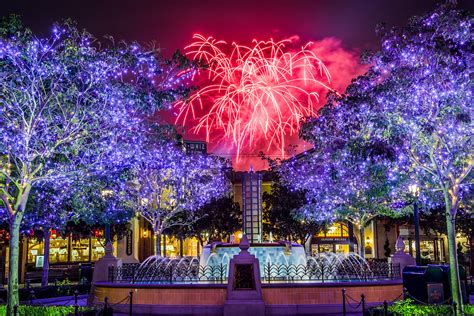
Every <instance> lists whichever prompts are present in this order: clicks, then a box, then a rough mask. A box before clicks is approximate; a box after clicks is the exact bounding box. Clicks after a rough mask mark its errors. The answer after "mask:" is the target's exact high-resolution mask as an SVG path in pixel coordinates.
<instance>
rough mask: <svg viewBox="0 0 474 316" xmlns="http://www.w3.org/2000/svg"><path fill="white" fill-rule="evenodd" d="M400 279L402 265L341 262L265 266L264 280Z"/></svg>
mask: <svg viewBox="0 0 474 316" xmlns="http://www.w3.org/2000/svg"><path fill="white" fill-rule="evenodd" d="M399 278H400V265H398V264H397V265H394V264H390V263H387V262H372V263H370V264H369V263H367V264H365V265H349V264H341V263H340V262H333V263H328V262H311V263H308V264H306V265H304V264H300V265H291V264H270V263H267V264H265V265H264V268H263V274H262V279H263V281H264V282H268V283H280V282H289V283H291V282H305V281H316V282H332V281H370V280H374V281H375V280H393V279H399Z"/></svg>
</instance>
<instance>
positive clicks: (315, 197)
mask: <svg viewBox="0 0 474 316" xmlns="http://www.w3.org/2000/svg"><path fill="white" fill-rule="evenodd" d="M472 20H473V17H472V15H470V14H468V13H463V12H460V11H458V10H456V9H455V8H453V7H452V5H451V4H447V5H442V6H440V7H438V8H437V9H436V10H434V11H433V12H430V13H429V14H427V15H424V16H422V17H414V18H412V19H411V20H410V22H409V24H408V26H406V27H405V28H403V29H388V30H386V29H383V28H380V30H379V32H380V33H381V37H382V38H381V41H382V49H381V50H380V51H379V52H377V53H376V54H374V55H372V56H370V57H369V59H368V61H369V62H370V63H371V65H372V66H371V68H370V69H369V71H368V72H367V74H365V75H364V76H361V77H359V78H357V79H355V80H354V81H353V83H352V84H351V85H350V86H349V87H348V89H347V91H346V94H345V95H344V96H343V97H342V98H341V99H338V100H336V102H335V103H336V106H335V107H328V106H326V107H325V108H324V109H323V111H322V113H321V116H320V117H319V118H317V119H313V120H310V121H309V123H308V124H306V126H305V127H304V128H303V131H302V135H303V137H304V138H306V139H308V140H309V141H310V142H312V143H313V144H314V147H315V148H314V150H313V151H312V152H309V153H307V154H306V155H304V156H303V157H302V158H300V159H293V160H291V161H290V162H288V163H287V164H284V165H283V167H282V173H283V175H284V176H286V179H287V181H288V183H290V184H291V185H292V186H294V187H296V188H302V189H307V190H308V192H309V194H308V196H309V199H310V201H314V202H315V203H316V208H315V209H314V211H313V212H314V213H316V214H318V216H319V215H320V213H322V214H323V215H325V216H326V215H330V214H331V213H332V212H333V211H335V210H337V207H334V206H338V205H339V206H341V205H344V204H345V203H347V201H354V202H355V204H354V203H353V202H351V203H349V205H351V206H352V205H358V204H360V203H367V202H371V203H375V204H372V205H373V206H377V203H380V205H382V206H384V205H387V206H389V205H390V206H395V205H399V206H406V205H407V204H408V203H410V202H411V201H408V200H407V201H405V203H403V201H401V200H403V199H406V198H407V197H408V195H407V194H406V192H407V191H408V184H410V183H411V184H412V183H414V182H416V183H417V184H418V186H419V187H420V197H419V198H420V199H421V201H422V202H423V203H424V204H425V206H426V207H425V208H424V209H431V208H435V207H437V206H440V205H442V206H444V207H445V214H446V223H447V235H448V245H449V259H450V264H451V270H450V271H451V272H450V273H451V287H452V293H453V301H454V302H456V303H457V306H458V308H459V312H461V309H462V304H461V301H460V297H461V296H460V286H459V272H458V268H457V267H458V264H457V256H456V243H455V219H456V214H457V211H458V209H459V206H460V205H462V204H470V203H472V199H469V198H468V196H469V195H470V194H469V193H470V192H472V180H473V176H472V172H471V171H472V167H473V163H474V162H473V144H472V140H473V131H474V129H473V125H472V122H473V121H472V114H473V107H472V104H473V102H472V101H473V100H472V91H471V90H472V79H471V78H472V73H473V69H472V64H473V63H472V34H473V30H472ZM361 158H362V159H361ZM374 168H375V169H374ZM373 170H378V171H377V173H375V174H374V173H372V171H373ZM374 175H376V178H375V179H374V178H373V176H374ZM374 180H376V181H374ZM402 184H403V185H402ZM373 190H375V191H373ZM366 193H370V194H369V195H366ZM372 193H375V197H376V198H375V199H374V196H373V194H372ZM369 197H370V199H368V198H369ZM377 197H378V198H377ZM347 198H350V199H349V200H348V199H347ZM410 198H411V199H413V196H412V197H410ZM384 200H385V201H384ZM369 205H370V204H367V206H369ZM364 208H365V207H364ZM405 208H406V207H405ZM349 210H350V209H349ZM367 210H369V211H370V212H375V210H376V209H375V208H372V207H371V208H369V209H367ZM350 213H352V214H351V216H354V214H355V211H354V210H353V211H350Z"/></svg>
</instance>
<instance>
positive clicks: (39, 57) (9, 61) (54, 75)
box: [0, 17, 193, 313]
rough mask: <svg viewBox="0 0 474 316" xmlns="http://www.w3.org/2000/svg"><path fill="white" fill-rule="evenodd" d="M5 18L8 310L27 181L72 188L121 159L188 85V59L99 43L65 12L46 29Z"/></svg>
mask: <svg viewBox="0 0 474 316" xmlns="http://www.w3.org/2000/svg"><path fill="white" fill-rule="evenodd" d="M6 22H7V23H6V24H7V27H1V28H0V32H1V34H0V35H1V38H0V72H1V75H0V91H1V100H2V106H1V107H0V200H1V204H2V205H1V206H2V208H3V210H4V214H5V216H4V220H5V221H7V222H8V224H9V228H10V261H9V262H10V265H9V278H8V280H9V296H8V313H11V310H12V307H13V306H14V305H16V304H18V243H19V232H20V225H21V223H22V222H23V216H24V214H25V211H26V206H27V203H28V200H29V195H30V192H31V190H36V189H39V188H41V187H42V186H43V185H48V186H52V189H53V190H57V189H58V188H61V189H65V190H68V188H69V187H72V186H73V185H75V184H77V181H84V180H85V179H89V178H90V176H91V175H94V174H96V175H101V174H106V173H108V172H109V171H112V172H118V171H119V170H120V169H122V168H124V166H126V165H127V164H128V163H129V161H130V160H131V157H132V156H133V154H134V149H135V148H140V145H141V143H142V139H143V136H142V135H141V134H140V133H138V132H137V131H138V130H139V129H140V127H139V125H140V123H141V121H142V117H144V116H147V115H152V114H153V112H154V111H156V110H159V109H163V108H169V107H170V105H171V104H172V103H173V102H174V101H176V99H177V98H179V97H181V96H182V95H183V94H186V93H187V88H186V86H185V85H184V81H185V80H186V79H187V78H188V77H189V76H190V75H191V74H192V72H193V68H192V65H191V64H189V63H186V62H183V61H184V60H183V59H182V58H180V56H179V55H175V56H174V59H173V60H171V61H164V60H162V59H161V58H160V57H159V56H158V55H157V52H156V51H155V50H149V51H146V50H144V49H143V48H141V47H140V46H138V45H136V44H133V45H126V44H124V43H120V44H117V45H115V44H114V43H113V42H111V43H107V45H104V46H101V45H100V44H99V43H98V42H97V40H96V39H95V38H93V37H92V35H90V34H89V33H87V32H85V31H81V30H79V29H78V28H76V27H75V25H74V23H72V22H70V21H67V22H65V23H63V24H58V25H56V26H55V27H54V28H53V31H52V34H51V36H50V37H46V38H39V37H36V36H34V35H32V33H31V32H30V31H29V30H27V29H24V28H22V26H21V24H20V23H19V22H18V19H16V18H15V17H13V18H12V19H10V20H9V21H6ZM84 183H87V182H84Z"/></svg>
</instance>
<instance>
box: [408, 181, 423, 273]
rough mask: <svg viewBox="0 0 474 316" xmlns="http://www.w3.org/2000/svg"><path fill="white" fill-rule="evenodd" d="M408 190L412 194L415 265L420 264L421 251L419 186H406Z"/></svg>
mask: <svg viewBox="0 0 474 316" xmlns="http://www.w3.org/2000/svg"><path fill="white" fill-rule="evenodd" d="M408 191H410V193H411V194H412V195H413V197H414V201H413V220H414V222H415V253H416V255H415V260H416V265H420V264H421V253H420V214H419V210H418V196H419V194H420V188H419V187H418V185H416V184H412V185H409V186H408Z"/></svg>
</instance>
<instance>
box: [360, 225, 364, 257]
mask: <svg viewBox="0 0 474 316" xmlns="http://www.w3.org/2000/svg"><path fill="white" fill-rule="evenodd" d="M359 233H360V247H359V255H360V256H361V257H362V258H365V227H364V225H360V227H359Z"/></svg>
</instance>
